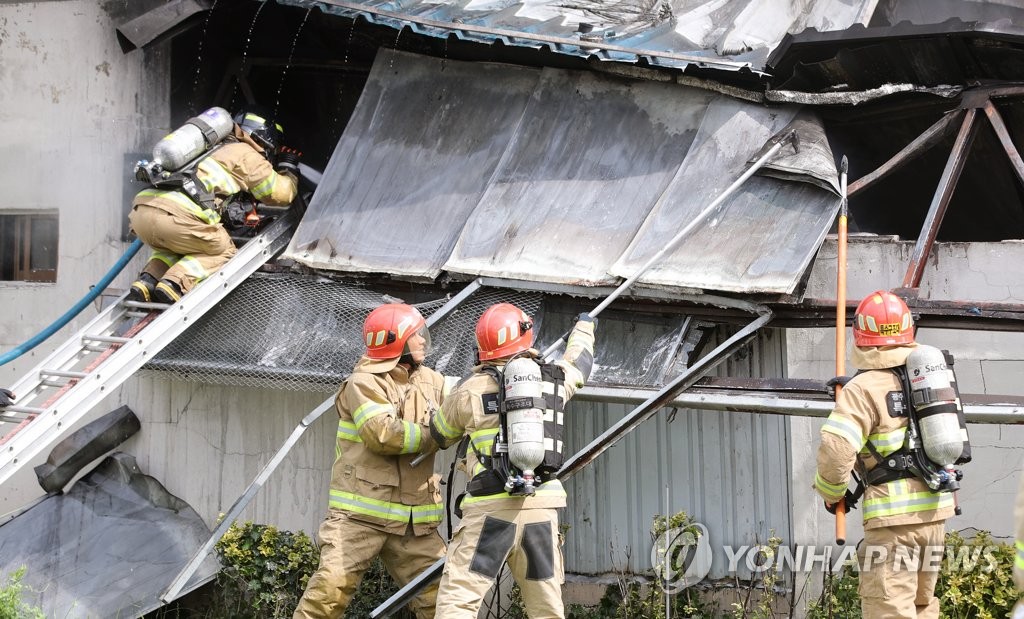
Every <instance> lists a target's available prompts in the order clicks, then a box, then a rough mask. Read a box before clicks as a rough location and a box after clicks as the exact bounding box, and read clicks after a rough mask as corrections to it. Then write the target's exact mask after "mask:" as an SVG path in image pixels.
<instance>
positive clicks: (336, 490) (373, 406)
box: [330, 357, 445, 535]
mask: <svg viewBox="0 0 1024 619" xmlns="http://www.w3.org/2000/svg"><path fill="white" fill-rule="evenodd" d="M375 365H380V363H379V362H378V361H376V360H373V359H369V358H367V357H363V358H362V359H361V360H360V361H359V363H358V364H356V367H355V370H354V371H353V373H352V375H351V376H350V377H349V378H348V380H346V381H345V382H344V383H343V384H342V386H341V388H340V389H339V391H338V395H337V397H336V398H335V405H336V408H337V410H338V416H339V420H338V433H337V443H336V458H335V461H334V468H333V470H332V474H331V493H330V507H331V508H332V509H339V510H342V511H344V512H347V513H348V514H349V516H350V517H351V518H352V519H353V520H360V521H362V522H366V523H367V524H370V525H372V526H373V527H374V528H377V529H380V530H384V531H388V532H391V533H396V534H404V533H405V530H406V527H407V526H408V525H409V523H412V525H413V530H414V532H415V534H416V535H424V534H426V533H429V532H431V531H433V530H434V529H436V528H437V526H438V525H439V524H440V523H441V519H442V517H443V515H444V505H443V504H442V502H441V488H440V476H438V475H435V474H434V466H433V458H432V457H431V458H427V460H426V461H424V462H422V463H420V464H419V465H418V466H415V467H413V466H410V462H411V461H412V460H413V459H414V458H415V457H416V456H417V454H419V453H420V452H421V451H426V450H433V449H434V448H435V445H434V441H433V439H432V438H431V437H430V434H429V432H428V431H427V426H426V424H427V422H428V421H429V419H430V414H431V412H432V411H434V410H436V409H437V406H438V403H440V402H441V400H442V398H443V397H444V390H445V388H444V385H445V381H444V377H443V376H441V375H440V374H438V373H437V372H435V371H434V370H432V369H430V368H427V367H423V366H420V367H419V368H418V369H416V370H415V371H413V372H412V373H410V372H408V371H407V370H406V369H405V367H403V366H401V365H398V366H395V367H394V368H391V369H390V370H388V371H383V372H375V371H374V369H375V368H374V366H375Z"/></svg>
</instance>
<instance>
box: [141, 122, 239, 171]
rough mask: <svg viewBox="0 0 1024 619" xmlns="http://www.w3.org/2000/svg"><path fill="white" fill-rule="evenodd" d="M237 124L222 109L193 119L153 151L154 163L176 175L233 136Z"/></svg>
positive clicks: (163, 140)
mask: <svg viewBox="0 0 1024 619" xmlns="http://www.w3.org/2000/svg"><path fill="white" fill-rule="evenodd" d="M233 127H234V121H233V120H232V119H231V114H229V113H228V111H227V110H225V109H224V108H222V107H211V108H210V109H208V110H206V111H205V112H203V113H202V114H200V115H199V116H196V117H194V118H190V119H189V120H188V122H186V123H185V124H184V125H182V126H181V127H178V128H177V129H175V130H174V131H173V132H171V133H170V134H169V135H167V136H166V137H164V138H163V139H162V140H160V141H159V142H157V144H156V146H154V147H153V161H155V162H156V163H159V164H160V166H161V167H162V168H163V169H164V170H169V171H172V172H173V171H175V170H178V169H180V168H181V167H183V166H184V165H185V164H187V163H188V162H190V161H192V160H193V159H195V158H196V157H198V156H199V155H202V154H203V153H204V152H206V151H207V150H209V149H210V148H211V147H212V146H213V145H215V144H217V143H218V142H220V141H221V140H223V139H224V138H226V137H228V136H229V135H231V130H232V128H233Z"/></svg>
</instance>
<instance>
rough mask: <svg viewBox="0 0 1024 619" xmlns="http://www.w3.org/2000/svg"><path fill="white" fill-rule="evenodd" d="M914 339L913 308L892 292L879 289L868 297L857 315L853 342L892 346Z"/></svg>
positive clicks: (854, 318) (858, 308) (854, 319)
mask: <svg viewBox="0 0 1024 619" xmlns="http://www.w3.org/2000/svg"><path fill="white" fill-rule="evenodd" d="M913 341H914V319H913V317H912V316H911V315H910V308H908V307H907V304H906V303H904V302H903V299H901V298H899V297H897V296H896V295H894V294H893V293H891V292H886V291H884V290H879V291H877V292H873V293H871V294H869V295H868V296H866V297H864V300H863V301H861V302H860V305H858V306H857V312H856V313H855V314H854V315H853V343H854V344H856V345H857V346H890V345H893V344H910V343H912V342H913Z"/></svg>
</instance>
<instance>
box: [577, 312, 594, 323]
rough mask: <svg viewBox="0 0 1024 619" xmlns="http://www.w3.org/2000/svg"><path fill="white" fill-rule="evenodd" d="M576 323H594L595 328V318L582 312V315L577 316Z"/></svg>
mask: <svg viewBox="0 0 1024 619" xmlns="http://www.w3.org/2000/svg"><path fill="white" fill-rule="evenodd" d="M576 322H592V323H594V326H595V327H596V326H597V318H594V317H593V316H591V315H590V314H588V313H586V312H583V313H582V314H580V315H579V316H577V317H576Z"/></svg>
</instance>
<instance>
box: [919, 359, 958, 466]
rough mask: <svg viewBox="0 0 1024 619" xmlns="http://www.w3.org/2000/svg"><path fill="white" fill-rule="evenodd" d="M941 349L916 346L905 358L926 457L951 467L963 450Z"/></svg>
mask: <svg viewBox="0 0 1024 619" xmlns="http://www.w3.org/2000/svg"><path fill="white" fill-rule="evenodd" d="M950 373H951V371H950V369H949V368H948V367H947V366H946V358H945V356H944V355H943V354H942V351H941V350H939V349H938V348H935V347H934V346H925V345H920V346H918V347H917V348H915V349H914V351H913V352H912V353H910V356H909V357H907V374H908V376H909V377H910V395H911V398H912V402H913V406H914V411H915V412H916V413H917V417H918V423H919V425H920V431H921V442H922V444H923V445H924V451H925V453H926V454H927V455H928V459H929V460H931V461H932V462H934V463H935V464H938V465H939V466H941V467H943V468H944V469H951V468H952V467H953V464H954V463H955V462H956V460H957V459H958V458H959V457H960V454H961V453H963V451H964V433H963V431H962V429H961V428H960V421H959V418H958V417H957V410H958V406H957V396H956V391H955V390H954V389H953V385H952V381H951V380H950Z"/></svg>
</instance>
